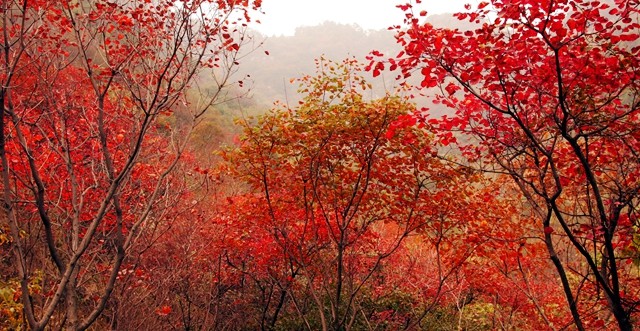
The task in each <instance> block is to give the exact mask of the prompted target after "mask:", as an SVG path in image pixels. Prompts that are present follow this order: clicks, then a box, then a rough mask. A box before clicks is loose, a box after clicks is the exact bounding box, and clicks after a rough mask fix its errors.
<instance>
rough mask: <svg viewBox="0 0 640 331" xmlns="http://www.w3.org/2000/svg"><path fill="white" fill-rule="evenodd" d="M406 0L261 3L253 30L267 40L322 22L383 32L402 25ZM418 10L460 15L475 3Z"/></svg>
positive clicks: (451, 0)
mask: <svg viewBox="0 0 640 331" xmlns="http://www.w3.org/2000/svg"><path fill="white" fill-rule="evenodd" d="M406 2H408V0H263V2H262V8H263V11H264V13H265V14H264V15H257V16H255V18H258V19H259V20H260V21H261V24H259V25H257V26H254V28H255V29H256V30H258V31H260V32H261V33H263V34H265V35H267V36H273V35H276V36H277V35H293V33H294V32H295V28H296V27H298V26H313V25H318V24H320V23H322V22H324V21H333V22H337V23H346V24H351V23H355V24H358V25H359V26H361V27H362V28H364V29H365V30H368V29H384V28H387V27H389V26H391V25H397V24H402V22H403V17H404V15H403V13H402V11H401V10H400V9H398V8H396V5H397V4H401V3H406ZM422 2H423V3H422V4H421V5H420V6H421V7H419V10H422V9H426V10H427V11H428V13H429V14H440V13H444V12H456V11H462V10H463V8H464V4H466V3H477V0H423V1H422Z"/></svg>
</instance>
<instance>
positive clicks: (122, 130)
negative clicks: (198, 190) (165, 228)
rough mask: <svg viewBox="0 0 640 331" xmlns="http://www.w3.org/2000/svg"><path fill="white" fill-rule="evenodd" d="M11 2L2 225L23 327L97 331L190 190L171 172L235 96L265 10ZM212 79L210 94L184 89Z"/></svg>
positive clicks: (6, 27) (197, 4)
mask: <svg viewBox="0 0 640 331" xmlns="http://www.w3.org/2000/svg"><path fill="white" fill-rule="evenodd" d="M1 6H2V25H3V34H2V50H1V51H0V54H1V55H2V65H1V66H2V69H1V72H0V78H1V79H2V87H1V88H0V101H1V103H2V107H3V113H2V116H1V117H0V131H2V134H1V136H0V137H1V138H0V161H1V162H2V189H3V196H2V205H3V211H4V213H5V214H4V217H3V220H2V222H3V228H4V225H5V224H6V225H7V228H9V229H10V233H11V239H10V242H11V251H12V256H13V258H12V264H13V269H14V271H15V275H16V276H17V279H18V281H19V283H20V288H19V290H18V294H19V296H20V298H21V301H22V307H23V313H24V320H25V321H26V323H27V325H28V327H29V328H31V329H34V330H41V329H44V328H45V327H46V326H47V325H52V326H54V325H55V326H58V327H60V328H67V329H87V328H88V327H89V326H91V325H92V324H93V323H94V322H95V321H96V320H97V319H98V318H99V316H100V314H101V312H102V311H103V310H104V308H105V306H106V305H107V303H108V301H109V298H110V296H111V294H112V292H113V290H114V287H115V284H116V281H117V280H118V279H120V278H121V276H122V273H121V271H122V270H123V265H125V264H127V261H126V258H127V256H129V255H130V254H131V252H132V250H134V249H135V247H136V244H137V243H138V242H139V240H140V238H143V241H146V240H149V239H150V238H149V237H147V235H146V234H145V230H146V229H150V230H152V231H153V229H155V227H156V224H157V223H158V222H159V221H162V220H163V219H164V217H167V215H170V214H171V208H174V207H175V206H176V205H179V204H180V202H181V200H182V198H184V197H185V194H186V193H185V192H187V191H188V190H189V186H190V185H192V184H193V182H192V181H190V180H188V179H185V178H184V177H183V176H175V175H174V174H175V173H176V171H177V170H178V169H179V168H180V163H179V160H180V159H181V157H182V156H183V155H184V152H185V148H186V145H187V142H188V140H189V135H190V132H191V131H192V130H193V128H194V127H195V125H196V124H197V123H198V122H199V120H200V119H201V117H202V115H203V114H204V113H205V112H206V110H207V109H209V108H210V106H212V105H214V104H215V103H216V102H220V101H223V100H224V99H225V95H224V90H225V89H224V88H225V86H227V85H229V84H231V83H232V81H231V80H230V76H231V74H232V73H233V72H234V70H235V69H234V68H235V66H236V65H237V64H238V51H239V50H240V47H241V46H242V45H243V44H244V43H245V42H246V41H247V37H246V36H245V25H244V22H246V21H247V20H249V11H250V10H251V9H255V8H257V7H259V6H260V2H259V1H255V2H253V1H251V2H250V1H90V2H88V1H46V0H38V1H36V0H34V1H29V0H24V1H3V2H2V4H1ZM205 72H206V77H207V79H208V80H209V81H213V82H214V84H213V87H212V88H209V89H208V90H206V91H205V90H198V93H189V94H187V93H186V92H187V90H191V91H195V90H196V89H197V88H198V86H199V83H200V82H202V79H203V77H205V76H204V75H205ZM193 96H197V97H193ZM177 111H179V113H180V116H175V114H176V112H177ZM151 233H153V232H151ZM151 242H152V241H151ZM145 245H146V244H145ZM34 282H35V283H37V286H32V285H33V283H34Z"/></svg>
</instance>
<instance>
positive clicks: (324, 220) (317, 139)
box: [225, 59, 480, 330]
mask: <svg viewBox="0 0 640 331" xmlns="http://www.w3.org/2000/svg"><path fill="white" fill-rule="evenodd" d="M317 67H318V68H317V72H318V74H317V75H316V76H306V77H303V78H302V79H301V80H300V84H301V85H300V86H301V87H300V93H301V94H302V101H301V102H300V103H299V104H298V105H297V106H296V107H295V108H289V107H287V106H286V105H279V107H277V108H276V109H274V110H273V111H271V112H270V113H268V114H266V115H265V116H263V117H260V118H259V119H258V120H257V123H256V124H253V123H252V122H251V121H246V122H244V125H245V131H244V136H243V138H242V141H241V144H240V146H239V147H238V149H237V150H232V151H229V152H228V153H226V155H225V157H226V159H227V160H228V162H229V171H230V173H231V174H232V175H233V176H234V177H235V178H238V179H241V180H243V181H244V182H245V183H247V184H249V185H250V189H251V191H249V192H248V193H245V194H242V195H240V196H237V197H233V198H230V207H229V208H230V209H233V210H235V212H233V213H232V215H231V216H225V217H227V219H228V217H232V218H233V220H234V221H231V222H230V223H231V224H236V226H238V230H237V231H238V232H239V235H241V237H242V238H243V239H242V242H243V243H244V244H243V245H242V246H243V247H244V251H243V250H242V248H240V253H237V254H238V256H236V257H235V258H234V259H233V260H231V261H230V262H231V263H233V264H234V265H236V266H244V267H245V268H246V270H248V272H251V271H253V275H262V276H259V277H256V278H259V279H265V277H267V279H271V280H272V281H273V283H272V284H275V286H276V291H275V295H274V296H273V297H271V294H269V298H273V301H267V303H266V304H267V305H269V304H270V303H272V304H273V306H265V307H264V311H268V312H270V314H271V315H270V316H267V317H270V318H269V321H275V320H274V319H273V318H274V315H273V314H276V315H277V312H278V311H279V310H281V309H285V308H286V307H287V306H289V307H291V306H293V308H295V311H296V312H297V314H298V315H299V316H300V318H301V319H302V321H303V323H302V324H301V325H299V327H302V328H307V329H315V328H321V329H323V330H327V329H331V330H349V329H354V328H357V327H362V328H366V325H368V319H369V318H371V316H372V313H371V312H370V311H368V310H367V309H368V308H366V304H365V302H366V301H368V298H367V297H366V296H365V293H368V294H367V295H370V294H372V293H373V292H372V291H374V290H373V287H374V286H373V284H376V286H379V287H380V288H386V289H389V288H388V287H385V283H389V284H391V283H393V282H392V281H390V280H391V279H397V275H395V274H394V271H396V270H397V269H394V266H393V265H390V264H387V263H386V261H388V260H389V259H390V258H391V257H392V256H394V254H395V253H396V252H397V251H398V250H399V249H400V247H402V246H403V242H404V241H405V239H406V238H407V237H408V236H409V235H411V234H413V235H415V234H417V233H421V235H422V236H424V238H432V239H433V241H434V242H435V241H438V240H441V241H444V240H445V239H443V238H445V237H449V236H450V235H452V234H454V233H460V232H462V230H461V227H460V226H462V225H463V223H462V222H460V221H459V218H460V217H461V215H462V214H463V213H462V212H461V211H463V210H465V206H469V205H468V201H470V200H472V198H470V196H469V195H471V190H472V187H473V185H474V183H477V181H478V180H479V179H480V177H478V176H477V175H476V174H473V173H471V172H469V171H466V170H465V169H462V168H459V167H457V166H455V165H454V164H453V163H449V162H445V161H443V160H441V159H439V158H437V157H435V156H436V153H435V151H436V149H437V146H436V145H435V143H434V142H433V140H432V138H433V136H432V134H431V133H429V131H428V130H426V127H425V126H424V123H423V124H420V123H416V122H415V119H414V118H413V117H412V116H410V114H411V113H412V112H413V111H414V110H415V106H414V105H412V104H411V103H409V102H408V101H407V100H406V99H404V98H403V97H399V96H391V95H388V96H385V97H382V98H380V99H373V100H368V99H367V98H366V97H365V95H366V92H367V91H368V90H369V88H370V87H369V85H368V84H367V83H366V81H365V80H364V79H363V78H362V77H361V72H362V67H361V65H360V64H358V63H357V62H356V61H355V60H353V59H348V60H345V61H343V62H341V63H336V62H333V61H328V60H326V59H320V60H318V61H317ZM411 124H416V126H415V127H414V126H412V125H411ZM425 154H426V155H432V154H433V155H434V157H428V156H427V157H425V156H424V155H425ZM454 205H455V206H454ZM476 247H477V244H471V245H469V246H468V247H467V248H468V249H459V250H458V252H459V255H458V259H456V260H455V262H453V263H448V262H447V263H446V265H445V263H443V265H441V267H442V269H441V270H440V272H441V273H440V274H438V275H433V277H434V278H436V279H438V280H440V281H441V283H439V284H438V285H437V286H439V289H438V287H437V286H436V290H435V291H433V292H432V294H434V297H433V298H428V299H427V300H433V302H438V298H440V297H441V296H440V295H439V292H444V287H443V286H442V283H444V281H445V280H447V279H451V278H450V277H449V276H450V275H451V274H452V273H453V270H455V269H457V268H459V266H460V265H461V264H462V262H463V261H465V260H466V259H467V258H468V257H469V256H471V254H472V252H473V251H474V249H475V248H476ZM449 248H452V246H450V247H449ZM242 252H245V253H242ZM248 266H249V267H248ZM251 266H253V267H251ZM387 278H388V282H387V281H385V279H387ZM270 286H271V285H270ZM269 293H272V292H269ZM305 300H312V302H311V303H312V304H313V305H311V306H310V307H311V309H310V308H305V305H303V303H305ZM307 304H308V303H307ZM283 305H285V308H282V306H283ZM306 307H309V306H306ZM362 316H364V318H363V317H362ZM367 316H369V317H367ZM410 318H413V316H412V317H410ZM403 322H404V323H405V324H406V323H408V324H411V323H410V322H411V320H410V319H409V320H403ZM274 326H275V324H271V326H269V327H267V328H272V327H274ZM369 327H370V326H369ZM262 328H265V327H264V325H263V326H262Z"/></svg>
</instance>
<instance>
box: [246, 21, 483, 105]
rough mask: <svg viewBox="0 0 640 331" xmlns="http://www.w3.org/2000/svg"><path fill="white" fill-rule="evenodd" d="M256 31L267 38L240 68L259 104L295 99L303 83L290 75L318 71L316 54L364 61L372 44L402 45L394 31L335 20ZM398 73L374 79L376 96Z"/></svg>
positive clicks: (389, 50) (392, 49) (393, 50)
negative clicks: (271, 33)
mask: <svg viewBox="0 0 640 331" xmlns="http://www.w3.org/2000/svg"><path fill="white" fill-rule="evenodd" d="M428 21H429V22H430V23H432V24H434V25H436V26H443V27H444V26H450V27H456V28H459V29H470V28H471V26H470V25H469V24H465V23H464V22H460V21H458V20H456V19H454V18H453V17H452V16H451V15H450V14H442V15H432V16H429V17H428ZM399 23H401V22H399ZM254 37H255V42H256V43H260V42H262V46H261V47H260V48H258V49H256V50H255V51H253V52H252V53H250V54H247V55H246V56H245V57H244V58H243V59H242V60H241V65H240V68H241V69H240V70H241V71H240V72H239V74H240V75H242V76H244V75H250V77H251V79H250V80H251V81H252V84H251V85H250V86H251V89H252V90H251V95H252V96H253V98H254V99H255V101H256V102H257V103H258V104H265V105H266V106H267V107H268V106H269V105H271V104H272V103H273V102H274V101H276V100H280V101H287V100H288V101H289V102H290V104H293V102H295V101H296V100H297V97H298V96H297V93H296V90H297V88H298V86H297V85H293V84H291V83H290V80H291V79H292V78H298V77H301V76H303V75H306V74H314V73H315V64H314V60H315V59H317V58H319V57H320V56H324V57H326V58H328V59H332V60H335V61H340V60H342V59H345V58H347V57H355V58H356V59H358V60H361V61H363V62H364V61H366V60H365V57H366V55H367V54H369V53H370V52H371V51H372V50H378V51H380V52H382V53H384V54H385V55H387V56H394V55H396V54H397V53H398V52H399V51H400V46H399V45H398V44H397V43H396V41H395V38H394V32H393V31H389V30H363V29H362V28H360V27H359V26H357V25H348V24H340V23H334V22H325V23H323V24H320V25H317V26H309V27H301V28H298V29H296V32H295V34H294V35H293V36H279V37H264V36H261V35H260V34H259V33H257V32H255V33H254ZM267 53H268V54H267ZM397 74H398V72H395V73H385V74H383V75H382V76H383V77H379V78H377V79H371V80H370V82H371V83H373V84H374V90H373V91H372V93H373V95H372V96H373V97H375V96H381V95H383V94H384V93H385V91H392V90H393V89H394V87H395V86H396V85H397V82H396V81H395V79H394V77H395V76H396V75H397ZM414 83H415V82H414ZM294 84H295V83H294Z"/></svg>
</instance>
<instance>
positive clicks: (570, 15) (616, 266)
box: [371, 0, 640, 330]
mask: <svg viewBox="0 0 640 331" xmlns="http://www.w3.org/2000/svg"><path fill="white" fill-rule="evenodd" d="M419 3H420V1H417V3H409V4H403V5H400V6H399V7H400V8H402V9H403V10H405V12H406V13H407V19H406V22H405V23H406V27H405V28H404V29H402V30H399V31H398V33H397V40H398V42H399V43H400V44H401V45H402V46H403V49H404V50H403V51H402V52H401V53H400V54H398V55H397V56H396V57H395V58H392V59H389V60H388V62H387V61H380V60H379V59H380V58H379V57H377V55H380V54H374V55H373V56H372V63H371V68H372V70H373V71H374V74H377V73H379V71H380V70H382V69H384V68H385V66H387V65H388V66H390V67H391V69H399V70H401V72H402V74H401V76H402V77H408V76H410V75H412V74H416V73H418V74H419V75H421V77H422V84H421V87H422V89H423V91H426V90H427V89H429V88H434V89H433V90H435V91H436V96H435V97H434V99H433V101H434V102H435V103H439V104H443V105H445V106H448V107H449V108H452V109H454V110H455V113H453V114H451V115H446V116H443V117H441V118H431V119H430V122H429V123H431V124H432V125H433V126H434V127H436V128H439V129H440V130H441V131H440V137H441V139H442V141H444V142H445V143H448V144H449V143H457V146H458V147H459V149H460V151H461V153H463V154H464V155H466V156H467V157H469V158H471V159H474V160H477V161H478V162H477V164H478V165H479V167H481V168H482V169H484V170H489V171H494V172H502V173H506V174H508V175H509V176H510V177H511V178H512V180H513V182H514V183H515V184H517V185H518V186H519V188H520V191H521V193H522V196H523V198H525V199H526V200H527V201H528V204H529V208H530V209H531V213H532V216H531V217H535V219H536V220H537V227H538V231H539V233H540V234H542V235H543V236H544V239H545V243H546V249H547V251H548V255H549V257H550V259H551V261H552V262H553V265H554V267H555V270H556V273H557V276H558V285H559V286H562V289H563V291H564V293H565V298H566V302H567V304H568V307H569V308H570V310H571V312H572V316H573V320H574V323H575V326H576V327H577V328H578V329H580V330H584V329H586V328H593V327H602V326H604V325H605V324H607V323H608V322H609V320H610V317H609V316H611V315H612V316H613V319H614V320H615V323H617V326H618V327H619V328H620V329H621V330H631V329H632V325H633V323H634V321H636V319H637V318H638V317H637V311H638V306H639V304H640V293H639V291H638V288H639V287H638V281H639V280H640V279H639V278H638V271H637V268H638V267H637V262H638V241H637V238H638V207H637V205H638V202H639V200H638V199H639V197H640V196H639V194H638V189H639V188H640V186H639V182H638V171H639V169H640V168H639V165H640V164H639V163H638V160H639V159H638V153H639V152H640V150H639V149H638V148H639V146H640V144H639V138H640V135H639V131H638V127H639V124H640V123H639V121H640V118H639V110H640V101H639V100H640V94H639V92H640V90H639V88H640V80H638V77H639V76H638V75H639V74H640V71H639V68H640V67H639V64H640V63H639V62H638V61H639V59H640V54H639V52H640V47H638V38H639V32H640V30H639V29H640V25H639V23H638V17H639V15H638V14H639V13H638V10H639V6H640V4H639V3H638V2H637V1H583V0H548V1H527V0H522V1H499V0H495V1H488V2H481V3H479V4H478V6H477V8H475V9H474V10H471V11H469V12H463V13H459V14H456V17H457V18H458V19H459V20H468V21H470V22H473V23H475V24H477V25H478V28H476V29H475V30H469V31H459V30H453V29H443V28H435V27H433V26H432V25H430V24H424V23H423V22H421V20H422V19H421V16H424V15H426V12H424V11H420V7H419ZM467 9H471V8H470V6H469V7H468V8H467ZM419 11H420V14H417V13H418V12H419ZM414 13H415V14H414ZM417 116H419V117H423V116H428V115H425V114H424V113H421V114H418V115H417ZM457 138H464V139H457ZM426 157H428V156H426ZM603 307H606V311H604V312H603V311H601V310H602V308H603ZM594 311H595V313H594Z"/></svg>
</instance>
